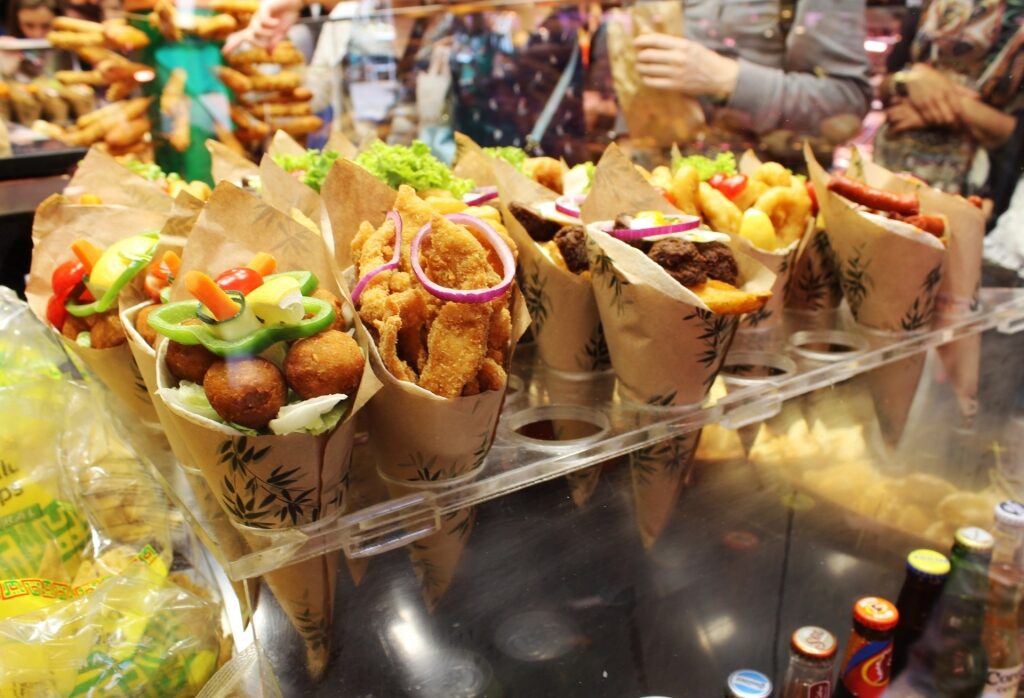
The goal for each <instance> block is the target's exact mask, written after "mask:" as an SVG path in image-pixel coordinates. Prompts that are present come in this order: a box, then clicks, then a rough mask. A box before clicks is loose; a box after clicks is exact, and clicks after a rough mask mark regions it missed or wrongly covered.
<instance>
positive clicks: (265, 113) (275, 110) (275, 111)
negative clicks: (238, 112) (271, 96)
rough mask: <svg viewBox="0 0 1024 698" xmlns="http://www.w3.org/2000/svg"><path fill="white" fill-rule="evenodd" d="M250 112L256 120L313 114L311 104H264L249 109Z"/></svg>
mask: <svg viewBox="0 0 1024 698" xmlns="http://www.w3.org/2000/svg"><path fill="white" fill-rule="evenodd" d="M249 112H250V113H252V115H253V116H255V117H256V118H263V119H265V118H272V117H278V116H307V115H309V114H312V113H313V110H312V107H311V106H310V104H309V102H282V103H269V104H268V103H264V104H256V105H253V106H251V107H249Z"/></svg>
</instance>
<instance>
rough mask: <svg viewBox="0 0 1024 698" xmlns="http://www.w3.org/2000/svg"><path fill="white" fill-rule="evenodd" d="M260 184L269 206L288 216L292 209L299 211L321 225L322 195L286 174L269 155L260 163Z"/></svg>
mask: <svg viewBox="0 0 1024 698" xmlns="http://www.w3.org/2000/svg"><path fill="white" fill-rule="evenodd" d="M260 183H261V185H262V187H263V190H262V192H260V198H262V199H263V201H265V202H266V203H267V204H269V205H271V206H273V207H274V208H276V209H277V210H278V211H283V212H284V213H286V214H288V215H291V212H292V209H298V210H299V211H301V212H302V215H304V216H306V218H308V219H310V220H311V221H313V222H314V223H316V224H317V225H320V216H321V208H322V207H321V203H320V195H319V194H317V193H316V192H315V191H314V190H313V189H311V188H309V187H308V186H306V185H305V184H303V183H302V182H300V181H299V180H298V179H297V178H295V177H293V176H292V175H290V174H288V173H287V172H285V171H284V168H282V167H281V166H280V165H278V164H277V163H276V162H274V160H273V158H271V157H270V155H269V154H268V155H264V156H263V159H262V160H261V161H260Z"/></svg>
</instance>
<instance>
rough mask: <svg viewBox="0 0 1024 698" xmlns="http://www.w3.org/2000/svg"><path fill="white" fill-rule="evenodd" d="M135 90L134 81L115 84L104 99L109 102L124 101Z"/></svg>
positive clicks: (108, 89) (109, 88)
mask: <svg viewBox="0 0 1024 698" xmlns="http://www.w3.org/2000/svg"><path fill="white" fill-rule="evenodd" d="M134 89H135V83H134V82H132V81H127V82H115V83H114V84H113V85H111V86H110V87H108V88H107V92H106V94H105V95H104V97H105V98H106V100H107V101H108V102H119V101H121V100H122V99H125V98H127V97H129V96H130V95H131V93H132V90H134Z"/></svg>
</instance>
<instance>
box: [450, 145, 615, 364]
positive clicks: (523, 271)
mask: <svg viewBox="0 0 1024 698" xmlns="http://www.w3.org/2000/svg"><path fill="white" fill-rule="evenodd" d="M482 158H484V156H483V155H481V154H479V153H475V152H468V153H467V154H466V155H465V157H463V159H462V162H463V163H465V166H466V167H467V168H468V167H473V169H477V170H480V169H483V166H482V165H481V164H480V162H481V159H482ZM487 160H488V164H489V165H490V166H491V167H492V168H493V172H494V177H495V178H496V180H497V182H498V185H497V186H498V198H499V201H500V205H501V215H502V219H503V220H504V221H505V227H506V228H507V229H508V232H509V235H511V236H512V239H513V240H514V241H515V243H516V246H517V247H518V248H519V284H520V288H521V289H522V292H523V299H524V300H525V301H526V308H527V310H528V311H529V313H530V320H531V330H532V332H533V337H534V341H535V342H536V343H537V351H538V352H539V353H540V357H541V360H542V361H543V362H544V363H545V364H546V365H547V366H550V367H551V368H554V369H556V370H558V371H569V372H587V371H600V370H604V369H605V368H607V367H608V351H607V346H606V345H605V343H604V336H603V332H602V330H601V319H600V316H599V315H598V312H597V305H596V304H595V302H594V292H593V291H592V290H591V288H590V280H589V279H588V278H587V277H588V275H587V274H573V273H572V272H570V271H568V270H566V269H563V268H561V267H559V266H558V265H556V264H555V263H554V262H552V261H551V258H550V257H548V256H547V255H546V254H545V253H544V252H543V250H542V249H541V247H540V246H539V245H538V244H537V243H535V242H534V241H533V240H532V239H531V238H530V236H529V234H528V233H527V232H526V230H525V229H524V228H523V226H521V225H520V224H519V221H517V220H516V219H515V217H514V216H513V215H512V214H511V213H509V210H508V205H509V204H510V203H513V202H516V203H522V204H537V203H540V202H545V201H554V200H555V199H556V198H558V195H557V194H555V193H554V192H553V191H551V190H550V189H548V188H546V187H544V186H542V185H540V184H538V183H536V182H534V181H533V180H532V179H530V178H529V177H526V176H525V175H523V174H522V173H521V172H519V171H518V170H517V169H516V168H514V167H512V166H511V165H509V164H508V163H507V162H504V161H501V160H495V159H492V158H487ZM474 163H475V164H474Z"/></svg>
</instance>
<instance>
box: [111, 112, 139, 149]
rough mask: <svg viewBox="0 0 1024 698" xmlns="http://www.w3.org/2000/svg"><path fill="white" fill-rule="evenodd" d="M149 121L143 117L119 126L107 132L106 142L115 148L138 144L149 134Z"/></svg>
mask: <svg viewBox="0 0 1024 698" xmlns="http://www.w3.org/2000/svg"><path fill="white" fill-rule="evenodd" d="M149 129H150V123H149V119H147V118H146V117H144V116H142V117H139V118H137V119H132V120H131V121H128V122H125V123H122V124H118V125H117V126H115V127H114V128H112V129H110V130H109V131H108V132H107V135H106V136H105V137H104V139H103V140H104V141H105V142H106V143H107V144H108V145H110V146H111V147H114V148H127V147H128V146H130V145H132V144H133V143H137V142H139V141H140V140H142V138H143V137H144V136H145V135H146V134H147V133H149Z"/></svg>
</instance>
